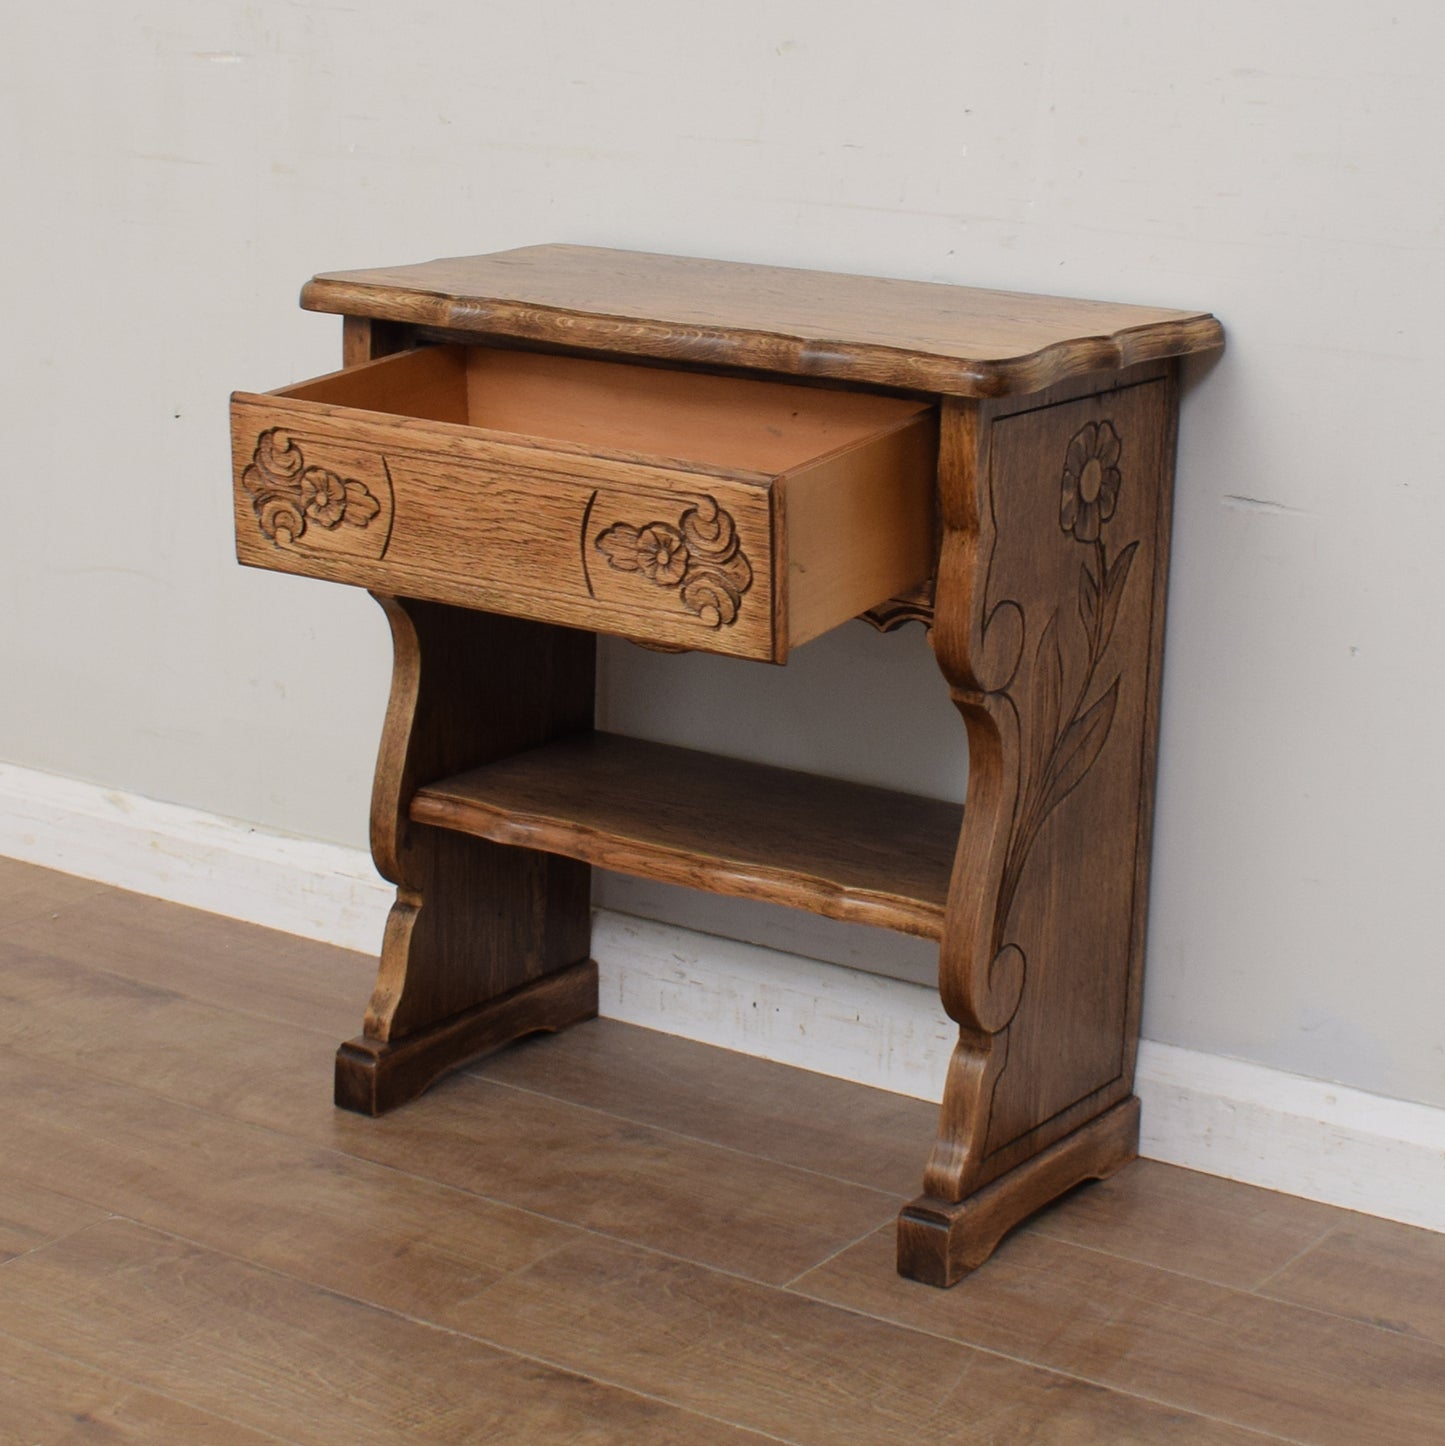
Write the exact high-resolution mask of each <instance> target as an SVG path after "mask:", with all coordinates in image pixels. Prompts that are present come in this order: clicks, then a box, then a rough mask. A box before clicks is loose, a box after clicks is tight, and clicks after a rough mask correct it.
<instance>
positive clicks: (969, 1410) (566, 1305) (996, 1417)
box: [471, 1240, 1247, 1446]
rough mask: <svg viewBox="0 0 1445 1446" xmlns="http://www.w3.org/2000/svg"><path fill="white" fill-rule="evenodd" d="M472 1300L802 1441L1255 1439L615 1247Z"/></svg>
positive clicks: (511, 1330)
mask: <svg viewBox="0 0 1445 1446" xmlns="http://www.w3.org/2000/svg"><path fill="white" fill-rule="evenodd" d="M912 1289H913V1290H914V1291H915V1293H918V1294H922V1295H925V1296H928V1297H930V1298H932V1297H933V1296H934V1295H935V1294H936V1293H935V1292H931V1291H929V1292H922V1291H918V1289H917V1287H912ZM955 1294H956V1293H955ZM944 1298H947V1297H944ZM471 1306H472V1309H471V1314H472V1318H473V1319H474V1320H475V1322H476V1329H478V1330H480V1331H484V1332H485V1334H486V1337H487V1339H488V1340H491V1341H494V1342H496V1343H498V1344H501V1345H506V1346H508V1347H510V1348H511V1349H513V1350H521V1351H524V1352H526V1353H527V1354H535V1355H538V1356H541V1357H542V1358H543V1359H545V1360H549V1361H551V1362H553V1363H554V1364H556V1365H558V1366H562V1367H564V1368H567V1369H572V1370H582V1371H586V1372H588V1373H589V1374H594V1375H598V1376H600V1377H602V1378H604V1379H607V1380H611V1381H613V1382H615V1383H616V1384H618V1385H628V1384H629V1383H630V1384H632V1385H633V1388H634V1389H640V1388H641V1383H642V1382H643V1381H647V1382H650V1383H651V1389H653V1390H657V1391H659V1392H661V1393H662V1394H663V1395H665V1396H666V1397H667V1398H668V1399H670V1400H673V1401H676V1402H678V1403H679V1404H684V1405H687V1406H690V1407H691V1408H692V1409H694V1410H697V1411H701V1412H705V1413H707V1414H710V1415H713V1414H716V1415H724V1414H725V1415H727V1416H728V1417H729V1418H730V1419H732V1420H734V1421H737V1422H738V1423H740V1424H742V1425H746V1426H749V1427H752V1428H753V1429H755V1430H759V1431H764V1432H769V1433H772V1434H774V1435H776V1436H779V1437H781V1438H783V1439H784V1440H787V1441H792V1442H797V1443H803V1446H879V1443H883V1442H910V1443H911V1442H919V1441H928V1442H938V1443H945V1442H959V1443H963V1442H968V1443H973V1442H980V1441H987V1442H992V1443H1000V1446H1002V1443H1017V1446H1024V1443H1033V1442H1038V1441H1045V1440H1046V1441H1055V1442H1069V1443H1085V1442H1097V1443H1099V1446H1104V1443H1108V1446H1116V1443H1123V1442H1139V1443H1142V1442H1158V1441H1161V1440H1170V1439H1180V1440H1188V1441H1190V1442H1195V1441H1199V1442H1206V1441H1207V1442H1242V1441H1244V1440H1245V1439H1247V1438H1246V1436H1245V1435H1244V1433H1242V1432H1239V1431H1236V1430H1234V1429H1232V1428H1229V1427H1225V1426H1220V1425H1218V1424H1216V1423H1213V1422H1210V1421H1207V1420H1203V1419H1201V1418H1200V1417H1198V1416H1195V1415H1192V1414H1191V1413H1188V1412H1184V1411H1179V1410H1176V1409H1170V1408H1168V1407H1164V1406H1158V1405H1155V1404H1154V1403H1152V1402H1146V1401H1142V1400H1139V1399H1138V1398H1136V1397H1128V1396H1124V1395H1121V1394H1116V1393H1113V1392H1110V1391H1108V1390H1105V1389H1102V1388H1100V1387H1097V1386H1093V1385H1088V1384H1085V1383H1083V1382H1080V1381H1076V1380H1070V1379H1068V1378H1067V1377H1065V1376H1062V1375H1055V1374H1053V1373H1051V1372H1048V1371H1044V1370H1039V1369H1036V1368H1030V1367H1025V1366H1020V1365H1019V1364H1018V1363H1017V1362H1014V1361H1009V1360H1004V1359H1001V1358H999V1357H996V1356H990V1355H986V1354H984V1353H982V1352H977V1351H974V1350H971V1349H969V1348H967V1347H963V1346H960V1345H958V1344H957V1343H955V1342H952V1341H948V1340H945V1339H942V1338H941V1337H940V1336H939V1335H938V1334H937V1333H927V1334H926V1333H924V1332H922V1331H915V1330H911V1329H907V1328H902V1327H899V1326H897V1325H893V1324H891V1323H886V1322H883V1321H879V1320H875V1319H869V1318H867V1317H865V1316H862V1315H857V1314H853V1313H851V1312H848V1311H846V1310H839V1309H837V1308H835V1307H832V1306H829V1305H825V1304H822V1303H820V1302H816V1301H811V1300H805V1299H803V1298H801V1297H799V1296H795V1295H790V1294H788V1293H786V1292H781V1291H768V1290H765V1289H763V1288H761V1287H759V1286H757V1285H754V1284H752V1283H750V1282H747V1281H741V1280H736V1279H732V1278H730V1277H728V1276H723V1275H719V1274H717V1273H716V1272H713V1271H706V1270H701V1269H699V1268H698V1267H697V1266H696V1265H693V1264H691V1263H689V1262H687V1261H685V1260H674V1259H668V1258H666V1257H663V1256H658V1255H651V1254H645V1253H643V1252H641V1251H636V1250H631V1249H628V1248H626V1247H624V1246H619V1245H616V1244H613V1243H611V1242H606V1241H592V1240H588V1241H582V1242H579V1243H578V1244H577V1245H575V1246H572V1247H569V1248H567V1249H565V1250H563V1251H560V1252H558V1253H557V1254H556V1255H554V1256H551V1257H549V1258H548V1259H546V1260H544V1261H539V1262H538V1263H537V1265H536V1266H533V1267H531V1268H530V1269H528V1270H526V1271H522V1272H519V1273H518V1274H516V1275H514V1276H511V1277H509V1278H508V1279H507V1280H505V1281H502V1282H499V1283H498V1284H497V1285H496V1286H494V1287H493V1288H492V1289H490V1290H488V1291H487V1292H486V1294H485V1295H484V1296H482V1297H480V1298H479V1299H477V1300H476V1301H474V1302H472V1303H471Z"/></svg>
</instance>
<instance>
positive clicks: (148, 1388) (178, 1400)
mask: <svg viewBox="0 0 1445 1446" xmlns="http://www.w3.org/2000/svg"><path fill="white" fill-rule="evenodd" d="M125 1218H126V1217H125V1216H123V1215H112V1216H110V1217H109V1219H111V1220H124V1219H125ZM94 1223H95V1224H100V1223H101V1222H100V1221H96V1222H94ZM129 1223H131V1224H134V1223H135V1222H134V1221H131V1222H129ZM85 1228H86V1229H89V1228H90V1227H89V1226H86V1227H85ZM146 1228H149V1227H146ZM73 1233H75V1232H72V1234H73ZM0 1337H3V1338H5V1339H6V1340H12V1341H18V1342H19V1343H20V1344H21V1345H23V1346H26V1347H28V1348H29V1349H30V1350H32V1351H40V1352H41V1353H42V1354H43V1355H47V1356H51V1357H53V1358H54V1359H55V1360H57V1361H66V1362H68V1363H69V1364H70V1365H72V1366H78V1367H79V1368H80V1369H81V1370H83V1371H90V1372H93V1373H94V1374H95V1375H97V1376H103V1377H105V1378H106V1379H108V1380H112V1381H119V1382H120V1383H121V1384H122V1385H124V1386H129V1387H131V1389H132V1390H136V1391H143V1392H144V1393H145V1394H146V1395H148V1396H154V1397H155V1398H156V1399H157V1400H160V1401H169V1402H170V1403H171V1405H173V1406H181V1407H183V1408H185V1409H187V1410H191V1411H199V1412H201V1413H202V1414H203V1415H206V1416H210V1417H211V1418H212V1419H213V1420H216V1421H224V1422H225V1423H226V1424H227V1425H228V1426H235V1427H236V1428H237V1429H238V1430H240V1431H249V1432H251V1433H252V1434H254V1435H256V1436H264V1437H265V1438H266V1439H267V1440H268V1441H275V1442H277V1443H278V1446H302V1443H301V1442H299V1441H297V1440H296V1439H295V1438H294V1437H291V1436H278V1435H277V1434H276V1433H275V1432H274V1431H270V1430H267V1428H266V1427H264V1426H253V1425H250V1424H249V1423H248V1422H245V1421H238V1420H236V1418H235V1417H234V1416H228V1415H226V1414H225V1413H224V1412H222V1411H217V1410H215V1409H213V1408H212V1407H210V1406H203V1405H201V1404H199V1402H196V1401H187V1400H186V1399H185V1398H184V1397H181V1396H176V1395H172V1394H171V1392H169V1391H167V1390H164V1389H162V1388H161V1387H160V1386H156V1385H151V1384H149V1383H148V1382H146V1381H137V1380H135V1379H134V1378H133V1377H131V1376H127V1375H125V1374H123V1373H122V1372H121V1371H118V1370H114V1369H112V1368H111V1367H109V1366H102V1365H97V1364H96V1363H95V1362H94V1361H87V1360H84V1359H82V1358H81V1357H80V1356H75V1355H72V1354H71V1353H70V1352H69V1351H57V1350H55V1349H54V1348H53V1347H51V1346H42V1345H40V1344H38V1343H37V1342H36V1341H32V1340H27V1339H26V1338H25V1337H24V1336H17V1335H16V1334H15V1333H14V1332H13V1331H7V1330H6V1329H5V1327H4V1326H3V1325H0Z"/></svg>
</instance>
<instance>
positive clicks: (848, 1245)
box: [778, 1220, 890, 1294]
mask: <svg viewBox="0 0 1445 1446" xmlns="http://www.w3.org/2000/svg"><path fill="white" fill-rule="evenodd" d="M889 1223H890V1222H889V1221H887V1220H885V1221H884V1222H883V1224H882V1225H875V1226H874V1227H873V1229H872V1230H865V1231H864V1232H863V1233H862V1234H861V1235H860V1236H858V1238H857V1239H856V1240H849V1241H846V1242H845V1243H844V1244H842V1245H840V1246H839V1247H838V1248H837V1249H836V1250H832V1251H829V1252H828V1254H827V1255H825V1256H824V1257H823V1258H822V1259H821V1260H816V1261H814V1262H813V1264H812V1265H809V1266H805V1267H804V1268H803V1269H802V1270H800V1271H799V1272H798V1273H797V1274H796V1275H795V1276H793V1278H792V1279H791V1280H785V1281H783V1283H782V1284H781V1285H780V1286H779V1287H778V1289H779V1290H787V1291H791V1290H792V1289H793V1287H794V1286H795V1285H797V1283H798V1282H799V1281H800V1280H802V1278H803V1277H804V1276H805V1275H812V1273H813V1272H814V1271H815V1270H822V1268H823V1267H824V1266H825V1265H827V1264H828V1262H829V1261H830V1260H836V1259H837V1258H838V1257H839V1256H840V1255H846V1254H847V1252H848V1251H850V1250H852V1249H853V1247H854V1246H855V1245H862V1243H863V1242H864V1241H865V1240H867V1239H869V1238H870V1237H872V1236H874V1235H876V1234H877V1233H878V1232H879V1231H880V1230H882V1229H885V1228H886V1227H887V1226H888V1224H889ZM798 1294H806V1292H801V1291H800V1292H798Z"/></svg>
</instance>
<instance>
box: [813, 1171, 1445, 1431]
mask: <svg viewBox="0 0 1445 1446" xmlns="http://www.w3.org/2000/svg"><path fill="white" fill-rule="evenodd" d="M1134 1168H1137V1167H1131V1170H1132V1169H1134ZM1129 1173H1130V1171H1125V1172H1124V1174H1123V1175H1121V1176H1119V1177H1117V1178H1118V1179H1120V1180H1125V1179H1127V1177H1128V1175H1129ZM1181 1173H1183V1172H1181ZM1193 1178H1194V1179H1198V1180H1201V1181H1203V1180H1204V1177H1198V1176H1196V1177H1193ZM1218 1183H1224V1182H1218ZM1248 1234H1249V1231H1248V1226H1247V1224H1246V1225H1245V1226H1244V1227H1243V1228H1242V1229H1241V1231H1240V1235H1241V1237H1242V1238H1243V1239H1245V1240H1247V1239H1248ZM891 1247H892V1241H891V1239H890V1238H889V1235H888V1233H887V1232H880V1233H879V1234H878V1235H877V1236H875V1237H873V1238H872V1239H870V1240H869V1241H867V1242H865V1243H863V1244H861V1245H859V1246H856V1247H854V1248H853V1249H852V1250H849V1251H846V1252H844V1253H843V1254H841V1255H839V1256H838V1257H836V1258H834V1259H833V1260H831V1261H829V1262H827V1263H826V1264H825V1265H823V1266H822V1267H820V1268H819V1269H818V1270H816V1271H814V1272H812V1273H811V1274H810V1275H807V1276H805V1277H803V1279H802V1280H800V1281H799V1282H798V1283H797V1285H796V1286H795V1289H798V1290H800V1291H804V1292H806V1293H807V1294H809V1295H811V1296H815V1297H817V1298H820V1299H825V1300H828V1301H831V1302H833V1303H834V1304H837V1305H840V1306H845V1307H848V1308H850V1309H853V1310H859V1311H863V1312H866V1313H867V1314H869V1315H871V1316H877V1317H882V1318H885V1319H889V1320H893V1321H896V1322H898V1323H899V1324H903V1325H908V1326H912V1327H914V1328H916V1329H918V1330H922V1331H928V1332H929V1333H931V1334H934V1335H939V1336H943V1337H945V1338H948V1339H952V1340H958V1341H962V1342H966V1343H968V1344H970V1345H974V1346H977V1347H981V1348H983V1349H986V1350H995V1351H999V1352H1001V1353H1003V1354H1005V1355H1007V1356H1009V1357H1013V1358H1019V1359H1023V1360H1028V1361H1032V1362H1035V1363H1037V1364H1039V1365H1041V1366H1047V1367H1050V1368H1052V1369H1054V1370H1058V1371H1061V1372H1065V1373H1067V1374H1069V1375H1071V1376H1074V1377H1078V1378H1081V1379H1084V1380H1089V1381H1094V1382H1097V1383H1099V1384H1102V1385H1107V1386H1110V1387H1112V1388H1115V1389H1117V1390H1121V1391H1127V1392H1130V1393H1132V1394H1136V1395H1140V1396H1146V1397H1149V1398H1152V1399H1154V1400H1158V1401H1160V1402H1163V1403H1165V1404H1168V1405H1171V1406H1173V1407H1175V1408H1177V1409H1181V1410H1191V1411H1197V1412H1199V1413H1200V1414H1202V1415H1207V1416H1212V1417H1216V1418H1219V1419H1223V1420H1228V1421H1232V1422H1234V1423H1235V1424H1237V1425H1239V1426H1242V1427H1248V1428H1250V1429H1252V1430H1260V1431H1265V1432H1270V1433H1277V1434H1279V1435H1281V1436H1284V1437H1285V1438H1287V1439H1289V1440H1292V1441H1305V1442H1310V1443H1314V1446H1395V1443H1400V1446H1404V1443H1411V1446H1433V1443H1435V1442H1438V1441H1439V1439H1440V1435H1439V1431H1440V1423H1441V1421H1442V1420H1445V1350H1442V1349H1441V1348H1440V1347H1439V1346H1436V1345H1434V1344H1432V1343H1427V1342H1423V1341H1415V1340H1408V1339H1404V1338H1402V1337H1399V1336H1393V1335H1391V1334H1390V1333H1389V1332H1388V1331H1382V1330H1377V1329H1374V1328H1372V1327H1370V1326H1366V1325H1362V1324H1360V1323H1358V1322H1354V1321H1348V1320H1342V1319H1340V1318H1338V1317H1337V1316H1332V1315H1328V1314H1323V1313H1321V1312H1319V1311H1315V1310H1305V1309H1299V1308H1297V1307H1293V1306H1288V1305H1285V1304H1282V1303H1280V1302H1277V1301H1271V1300H1265V1299H1263V1298H1261V1297H1260V1296H1258V1295H1255V1294H1251V1293H1249V1292H1247V1291H1242V1290H1234V1289H1229V1288H1226V1287H1223V1286H1218V1285H1213V1284H1210V1283H1207V1282H1204V1281H1201V1280H1198V1279H1194V1278H1191V1277H1189V1276H1186V1275H1183V1274H1180V1273H1178V1272H1176V1271H1172V1270H1164V1269H1158V1268H1155V1267H1151V1266H1145V1265H1140V1264H1136V1263H1133V1262H1130V1261H1126V1260H1122V1259H1120V1258H1119V1257H1117V1256H1114V1255H1110V1254H1108V1253H1107V1252H1104V1251H1099V1250H1092V1249H1080V1248H1078V1247H1076V1246H1071V1245H1067V1244H1064V1243H1062V1242H1059V1241H1053V1240H1048V1239H1045V1238H1043V1237H1040V1236H1037V1235H1033V1234H1027V1233H1025V1234H1020V1235H1017V1236H1014V1237H1012V1238H1011V1239H1010V1240H1008V1241H1006V1242H1005V1243H1004V1245H1003V1246H1002V1247H1001V1248H1000V1249H999V1251H998V1253H997V1254H996V1255H995V1257H994V1258H993V1259H992V1260H991V1261H989V1263H988V1264H987V1265H985V1266H984V1267H983V1268H982V1269H980V1270H979V1271H977V1272H976V1273H975V1274H973V1275H972V1276H970V1277H969V1279H968V1281H967V1282H966V1283H965V1284H964V1285H963V1286H961V1287H959V1288H958V1289H957V1290H953V1291H949V1292H946V1293H945V1292H940V1291H922V1290H917V1289H914V1288H912V1287H911V1285H910V1283H909V1282H907V1281H900V1280H896V1279H893V1280H890V1279H889V1278H888V1274H887V1271H886V1269H885V1267H886V1265H887V1262H888V1260H889V1256H890V1251H891ZM1183 1439H1186V1440H1187V1439H1192V1438H1190V1437H1189V1436H1188V1435H1187V1434H1185V1435H1184V1436H1183Z"/></svg>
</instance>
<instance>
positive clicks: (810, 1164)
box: [472, 1019, 938, 1196]
mask: <svg viewBox="0 0 1445 1446" xmlns="http://www.w3.org/2000/svg"><path fill="white" fill-rule="evenodd" d="M472 1068H473V1070H474V1072H475V1073H477V1074H479V1075H481V1076H482V1077H483V1078H485V1079H489V1080H492V1081H494V1082H496V1083H498V1084H505V1085H509V1086H511V1087H513V1088H515V1089H525V1090H530V1091H533V1092H534V1093H537V1094H543V1095H547V1096H549V1097H550V1098H552V1099H557V1100H564V1101H566V1102H568V1103H570V1104H577V1105H586V1106H588V1107H590V1108H592V1109H596V1110H602V1111H605V1112H606V1113H607V1114H609V1115H615V1116H617V1117H619V1118H621V1119H625V1120H631V1121H633V1122H635V1123H637V1124H641V1125H651V1126H654V1127H655V1128H657V1129H662V1130H667V1131H669V1132H670V1133H672V1134H677V1135H685V1136H687V1137H688V1138H689V1139H694V1140H702V1141H706V1142H707V1143H709V1144H714V1145H723V1146H725V1147H727V1148H728V1149H731V1150H741V1151H743V1152H745V1153H747V1154H750V1155H756V1156H759V1157H761V1158H763V1159H767V1160H776V1161H778V1162H779V1163H782V1164H788V1165H794V1166H797V1167H798V1168H800V1169H804V1170H813V1171H816V1172H817V1173H819V1174H821V1175H830V1176H833V1177H835V1178H838V1179H843V1180H850V1181H852V1182H853V1183H854V1184H857V1185H869V1186H871V1187H872V1188H873V1189H875V1190H885V1191H887V1192H889V1193H890V1194H895V1195H899V1196H902V1195H907V1194H908V1193H909V1192H910V1191H911V1190H912V1189H914V1187H916V1185H917V1183H918V1178H917V1177H918V1158H919V1152H920V1150H921V1149H922V1148H923V1146H924V1145H925V1143H926V1142H927V1140H928V1139H929V1137H930V1135H931V1134H932V1132H933V1126H934V1121H935V1118H936V1116H937V1113H938V1111H937V1108H936V1106H934V1105H931V1104H928V1103H927V1102H926V1101H924V1100H915V1099H909V1098H908V1097H907V1096H906V1095H896V1094H890V1093H889V1092H887V1091H886V1090H878V1089H869V1088H868V1087H867V1086H865V1085H858V1084H853V1083H851V1082H850V1081H848V1080H841V1079H833V1078H832V1077H831V1076H829V1075H822V1074H812V1073H809V1072H807V1071H804V1070H797V1069H790V1068H788V1067H787V1066H786V1065H781V1064H774V1063H773V1062H772V1061H771V1060H765V1059H755V1058H753V1057H752V1056H751V1055H746V1054H738V1053H736V1052H734V1051H731V1050H719V1049H713V1048H711V1047H709V1046H708V1045H704V1044H696V1043H694V1042H693V1041H692V1040H690V1039H680V1038H677V1037H676V1036H674V1035H668V1034H659V1033H658V1032H657V1031H656V1030H653V1029H640V1028H638V1027H637V1026H636V1025H633V1024H623V1023H621V1022H620V1021H618V1020H615V1019H598V1020H594V1021H593V1022H592V1023H591V1024H589V1025H587V1026H586V1027H585V1028H583V1029H578V1030H573V1031H571V1032H570V1033H569V1034H567V1035H566V1037H565V1038H561V1037H558V1038H538V1039H536V1040H528V1041H524V1042H523V1043H521V1044H519V1045H517V1046H516V1047H515V1048H513V1049H509V1050H506V1051H505V1052H504V1053H501V1054H497V1055H493V1056H492V1057H491V1058H489V1059H486V1060H483V1061H481V1062H480V1063H478V1064H477V1065H475V1066H473V1067H472ZM720 1099H723V1100H726V1101H727V1108H726V1109H719V1108H718V1101H719V1100H720Z"/></svg>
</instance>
